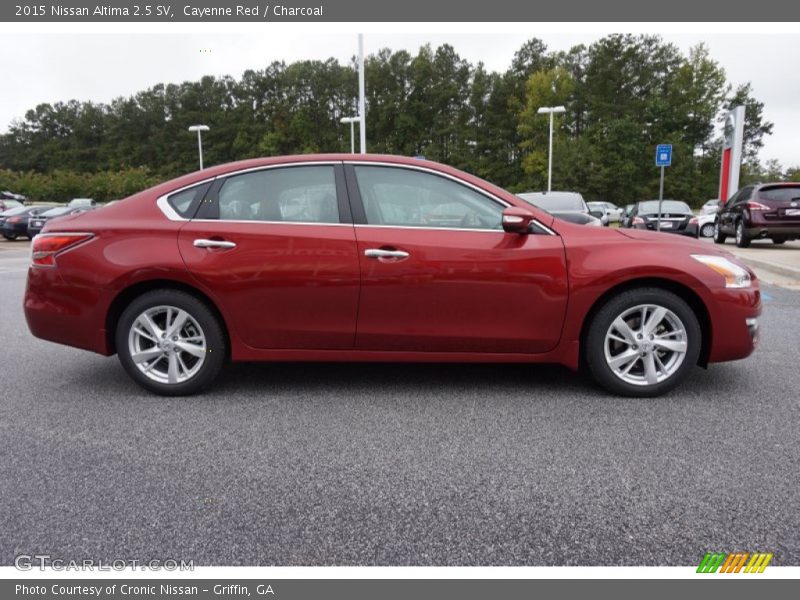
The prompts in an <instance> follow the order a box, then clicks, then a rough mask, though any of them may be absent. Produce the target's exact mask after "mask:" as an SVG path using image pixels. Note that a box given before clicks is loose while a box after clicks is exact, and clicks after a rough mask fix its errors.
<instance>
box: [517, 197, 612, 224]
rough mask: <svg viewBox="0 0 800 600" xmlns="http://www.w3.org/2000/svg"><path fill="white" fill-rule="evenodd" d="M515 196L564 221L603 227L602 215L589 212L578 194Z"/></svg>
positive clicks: (598, 212) (599, 212)
mask: <svg viewBox="0 0 800 600" xmlns="http://www.w3.org/2000/svg"><path fill="white" fill-rule="evenodd" d="M517 196H519V197H520V198H522V199H523V200H525V202H528V203H529V204H533V205H534V206H536V207H538V208H541V209H542V210H546V211H547V212H549V213H550V214H551V215H553V216H554V217H557V218H559V219H562V220H564V221H569V222H570V223H577V224H578V225H593V226H595V227H602V225H603V222H602V220H601V217H602V215H603V213H602V212H601V211H597V212H592V211H591V210H589V206H588V205H587V204H586V201H585V200H584V199H583V196H581V195H580V194H579V193H578V192H525V193H523V194H517Z"/></svg>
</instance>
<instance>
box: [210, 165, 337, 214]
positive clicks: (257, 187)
mask: <svg viewBox="0 0 800 600" xmlns="http://www.w3.org/2000/svg"><path fill="white" fill-rule="evenodd" d="M218 205H219V218H220V219H222V220H228V221H272V222H286V223H292V222H293V223H339V206H338V202H337V200H336V180H335V175H334V171H333V167H332V166H327V165H325V166H316V165H315V166H307V167H281V168H274V169H264V170H261V171H251V172H249V173H242V174H241V175H233V176H231V177H229V178H228V179H226V180H225V183H223V184H222V187H221V188H220V190H219V195H218Z"/></svg>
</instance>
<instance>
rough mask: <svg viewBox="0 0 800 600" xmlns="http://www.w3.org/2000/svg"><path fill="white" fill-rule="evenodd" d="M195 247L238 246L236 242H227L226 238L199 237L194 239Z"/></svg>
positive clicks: (227, 247) (228, 247)
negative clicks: (209, 238) (208, 238)
mask: <svg viewBox="0 0 800 600" xmlns="http://www.w3.org/2000/svg"><path fill="white" fill-rule="evenodd" d="M194 247H195V248H226V249H230V248H236V243H235V242H226V241H225V240H205V239H198V240H195V241H194Z"/></svg>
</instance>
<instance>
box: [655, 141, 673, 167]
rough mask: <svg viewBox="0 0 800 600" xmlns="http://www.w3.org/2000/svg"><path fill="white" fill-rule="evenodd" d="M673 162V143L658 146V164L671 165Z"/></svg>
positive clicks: (658, 165)
mask: <svg viewBox="0 0 800 600" xmlns="http://www.w3.org/2000/svg"><path fill="white" fill-rule="evenodd" d="M671 164H672V144H659V145H658V146H656V166H657V167H669V166H670V165H671Z"/></svg>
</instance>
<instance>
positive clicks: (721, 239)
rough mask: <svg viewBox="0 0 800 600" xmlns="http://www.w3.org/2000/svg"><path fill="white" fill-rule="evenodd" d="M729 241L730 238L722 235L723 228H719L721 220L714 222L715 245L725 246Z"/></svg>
mask: <svg viewBox="0 0 800 600" xmlns="http://www.w3.org/2000/svg"><path fill="white" fill-rule="evenodd" d="M727 239H728V236H727V235H725V234H724V233H722V228H721V227H720V226H719V219H717V220H716V221H714V243H715V244H724V243H725V240H727Z"/></svg>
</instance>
